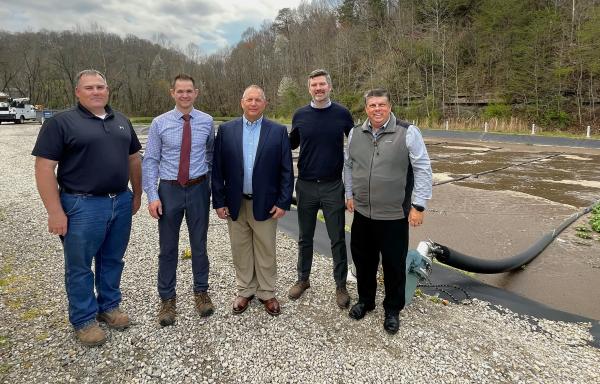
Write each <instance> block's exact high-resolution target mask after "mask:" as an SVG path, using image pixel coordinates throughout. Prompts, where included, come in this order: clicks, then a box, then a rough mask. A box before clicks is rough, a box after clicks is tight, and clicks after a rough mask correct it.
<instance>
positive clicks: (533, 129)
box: [531, 124, 535, 135]
mask: <svg viewBox="0 0 600 384" xmlns="http://www.w3.org/2000/svg"><path fill="white" fill-rule="evenodd" d="M531 134H532V135H535V124H531Z"/></svg>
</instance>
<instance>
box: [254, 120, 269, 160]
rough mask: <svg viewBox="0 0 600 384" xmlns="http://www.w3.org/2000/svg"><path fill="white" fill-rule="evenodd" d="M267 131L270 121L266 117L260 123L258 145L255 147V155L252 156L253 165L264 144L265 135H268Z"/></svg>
mask: <svg viewBox="0 0 600 384" xmlns="http://www.w3.org/2000/svg"><path fill="white" fill-rule="evenodd" d="M269 132H271V122H270V121H269V120H267V119H266V118H263V121H262V124H261V126H260V136H259V138H258V147H256V156H254V165H256V163H257V162H258V158H259V157H260V154H261V153H262V149H263V147H264V146H265V142H266V141H267V136H269Z"/></svg>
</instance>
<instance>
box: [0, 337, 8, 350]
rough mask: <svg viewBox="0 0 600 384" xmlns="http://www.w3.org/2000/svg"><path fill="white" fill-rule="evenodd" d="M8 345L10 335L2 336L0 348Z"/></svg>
mask: <svg viewBox="0 0 600 384" xmlns="http://www.w3.org/2000/svg"><path fill="white" fill-rule="evenodd" d="M6 346H8V337H6V336H0V348H3V347H6Z"/></svg>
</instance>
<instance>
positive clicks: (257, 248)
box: [227, 199, 277, 300]
mask: <svg viewBox="0 0 600 384" xmlns="http://www.w3.org/2000/svg"><path fill="white" fill-rule="evenodd" d="M227 226H228V227H229V239H230V241H231V254H232V256H233V265H234V266H235V277H236V284H237V289H238V295H240V296H244V297H250V296H252V295H256V296H257V297H258V298H259V299H261V300H269V299H271V298H273V297H275V283H276V281H277V260H276V257H275V234H276V231H277V220H274V219H267V220H265V221H256V220H255V219H254V215H253V213H252V201H251V200H245V199H243V200H242V205H241V207H240V213H239V215H238V218H237V220H235V221H233V220H231V218H229V219H228V220H227Z"/></svg>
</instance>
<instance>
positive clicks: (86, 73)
mask: <svg viewBox="0 0 600 384" xmlns="http://www.w3.org/2000/svg"><path fill="white" fill-rule="evenodd" d="M83 76H100V77H101V78H102V80H104V83H105V84H107V85H108V83H107V81H106V76H104V75H103V74H102V72H100V71H97V70H95V69H84V70H83V71H81V72H79V73H78V74H77V76H75V87H77V86H78V85H79V80H81V78H82V77H83Z"/></svg>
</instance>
